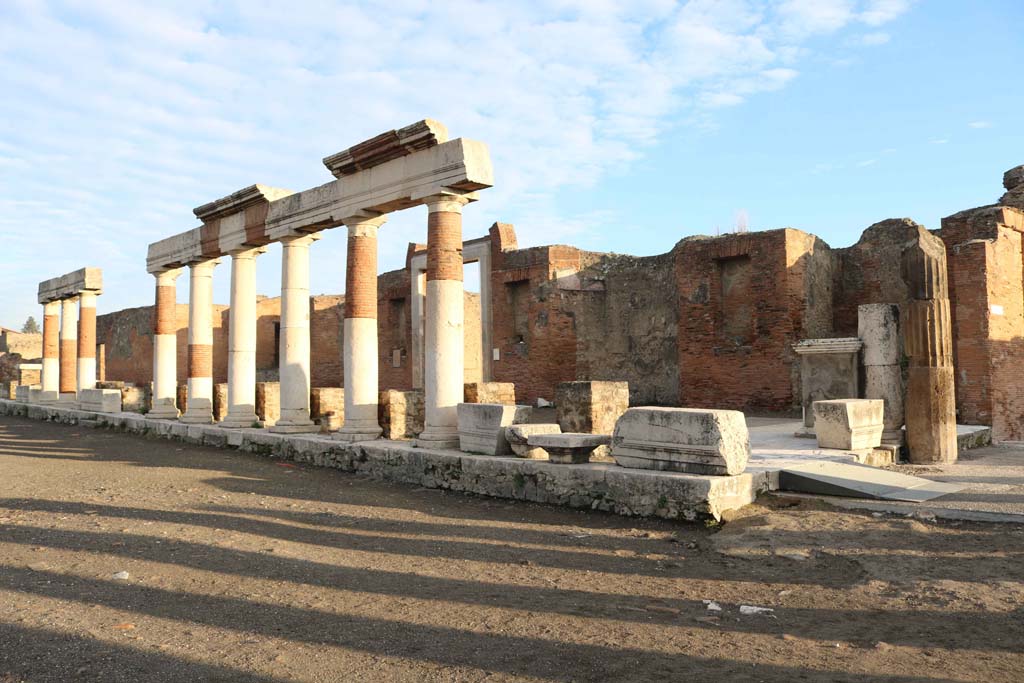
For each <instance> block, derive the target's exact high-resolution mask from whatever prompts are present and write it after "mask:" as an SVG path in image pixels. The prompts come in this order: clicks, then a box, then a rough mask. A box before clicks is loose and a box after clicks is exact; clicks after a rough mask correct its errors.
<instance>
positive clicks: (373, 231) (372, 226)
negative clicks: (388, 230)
mask: <svg viewBox="0 0 1024 683" xmlns="http://www.w3.org/2000/svg"><path fill="white" fill-rule="evenodd" d="M387 220H388V216H387V214H380V215H378V216H371V215H370V214H369V213H367V212H363V213H360V214H356V215H355V216H349V217H347V218H343V219H342V221H341V222H342V224H343V225H344V226H345V227H347V228H348V236H349V237H376V236H377V228H379V227H380V226H382V225H384V224H385V223H386V222H387Z"/></svg>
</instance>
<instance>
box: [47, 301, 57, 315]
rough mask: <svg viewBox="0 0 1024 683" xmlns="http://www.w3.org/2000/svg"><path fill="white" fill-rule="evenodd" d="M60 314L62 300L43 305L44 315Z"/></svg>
mask: <svg viewBox="0 0 1024 683" xmlns="http://www.w3.org/2000/svg"><path fill="white" fill-rule="evenodd" d="M59 313H60V300H57V301H47V302H46V303H45V304H43V315H57V314H59Z"/></svg>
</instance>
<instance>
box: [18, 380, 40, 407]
mask: <svg viewBox="0 0 1024 683" xmlns="http://www.w3.org/2000/svg"><path fill="white" fill-rule="evenodd" d="M33 389H35V390H36V391H39V387H38V386H28V385H25V384H21V385H19V386H17V387H16V388H15V390H14V399H15V400H16V401H17V402H18V403H28V402H29V394H30V393H31V391H32V390H33Z"/></svg>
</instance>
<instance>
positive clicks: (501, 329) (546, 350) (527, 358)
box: [491, 226, 601, 403]
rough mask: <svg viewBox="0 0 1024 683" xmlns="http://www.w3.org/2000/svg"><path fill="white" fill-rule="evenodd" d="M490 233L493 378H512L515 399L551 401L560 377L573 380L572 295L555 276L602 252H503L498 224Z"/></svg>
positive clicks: (550, 249)
mask: <svg viewBox="0 0 1024 683" xmlns="http://www.w3.org/2000/svg"><path fill="white" fill-rule="evenodd" d="M499 227H500V226H499ZM491 236H492V242H491V247H492V248H491V311H492V313H491V316H492V321H493V327H492V330H491V339H492V343H493V344H494V348H496V349H498V353H499V357H498V360H492V361H491V368H492V379H493V381H495V382H513V383H515V385H516V400H517V401H518V402H519V403H533V402H535V401H536V400H537V399H538V398H544V399H547V400H549V401H551V400H553V398H554V395H555V388H556V387H557V386H558V384H559V383H560V382H568V381H572V380H574V379H576V343H577V334H576V328H575V319H574V317H575V314H574V310H573V307H572V305H571V303H570V301H569V300H570V298H573V295H572V294H571V293H569V292H565V291H563V290H560V289H559V288H558V285H557V279H558V275H559V274H561V275H562V276H565V275H567V274H569V273H575V272H578V271H579V270H580V269H581V268H583V267H586V266H587V265H590V264H591V263H593V262H595V261H596V260H597V259H598V258H600V256H601V255H600V254H593V253H590V252H585V251H581V250H579V249H576V248H575V247H567V246H547V247H534V248H532V249H519V250H514V251H513V250H507V251H506V250H503V249H502V241H501V232H500V229H497V230H496V228H495V227H492V228H491Z"/></svg>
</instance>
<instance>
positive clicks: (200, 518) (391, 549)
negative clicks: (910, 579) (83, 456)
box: [0, 499, 861, 585]
mask: <svg viewBox="0 0 1024 683" xmlns="http://www.w3.org/2000/svg"><path fill="white" fill-rule="evenodd" d="M0 509H9V510H30V511H47V512H54V513H62V514H86V513H87V512H92V513H99V514H102V515H103V516H107V517H116V518H126V519H142V520H148V521H156V522H166V523H171V524H183V525H193V526H199V527H206V528H210V529H225V530H229V531H236V532H239V533H246V534H254V535H258V536H262V537H265V538H276V539H279V540H282V541H291V542H296V543H307V544H310V545H318V546H323V547H329V548H335V549H344V550H361V551H367V552H375V551H380V550H381V546H382V544H386V548H385V550H384V552H387V553H390V554H395V555H405V556H411V557H424V558H438V557H444V558H448V559H452V560H470V561H478V560H480V557H481V553H482V552H484V551H486V552H487V553H488V558H487V561H488V562H500V563H505V564H515V563H519V562H522V561H524V560H529V561H530V562H531V563H533V564H534V565H537V566H541V567H548V568H551V569H560V570H572V571H591V572H602V573H607V574H621V575H624V576H637V575H640V576H658V577H665V576H668V577H673V578H689V579H707V580H715V579H718V578H720V577H721V566H722V565H724V564H725V563H726V562H727V561H728V560H725V559H721V560H720V561H717V562H713V561H711V562H709V561H704V562H701V563H694V562H686V561H684V560H682V559H680V560H679V561H676V562H672V561H671V560H670V561H669V562H670V564H671V565H672V566H666V564H665V562H663V561H662V560H655V559H648V558H646V557H642V556H635V555H634V556H630V557H620V556H617V555H613V554H610V553H609V554H597V553H592V552H582V551H571V550H562V549H559V550H549V549H542V548H519V547H515V546H510V545H499V544H486V545H484V544H480V543H476V542H473V541H460V540H451V539H443V540H439V539H409V538H395V537H383V538H382V537H381V536H380V535H367V534H353V533H347V532H346V531H341V530H327V529H311V528H308V527H299V526H293V525H290V524H282V523H280V522H268V521H264V520H254V519H249V518H246V517H238V516H234V515H228V514H220V513H205V512H176V511H171V510H148V509H142V508H126V507H116V506H106V505H93V504H86V503H64V502H58V501H42V500H28V499H15V500H0ZM352 526H353V527H361V525H359V524H353V525H352ZM4 528H5V527H3V526H0V529H4ZM18 528H22V529H24V528H28V527H26V526H24V525H21V526H18V527H10V529H11V530H15V529H18ZM378 531H382V530H378ZM387 531H390V532H392V533H394V532H400V531H402V528H401V527H399V528H397V529H396V528H391V529H388V530H387ZM436 533H437V534H438V535H447V536H451V535H453V534H455V535H460V536H461V535H462V529H461V527H460V528H459V529H457V530H452V529H448V530H447V531H445V530H444V529H443V527H441V528H438V529H436ZM519 539H520V536H519V531H518V530H515V529H510V530H508V531H507V535H506V537H505V539H503V540H514V541H518V540H519ZM648 552H650V550H649V549H648ZM762 569H763V568H762ZM759 576H760V578H761V580H764V579H765V578H767V577H766V575H765V573H764V572H763V571H762V572H761V573H760V574H759ZM860 578H861V576H860V574H859V573H856V572H855V573H848V574H847V575H845V576H837V575H834V574H822V575H821V576H815V575H814V574H813V573H812V572H801V575H799V576H797V575H792V574H788V573H787V574H785V575H783V574H781V573H780V576H779V580H780V581H785V582H786V583H798V584H799V583H821V582H826V581H827V582H828V583H829V584H830V585H835V584H837V583H842V582H844V580H845V585H853V584H854V583H856V582H858V581H859V580H860Z"/></svg>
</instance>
